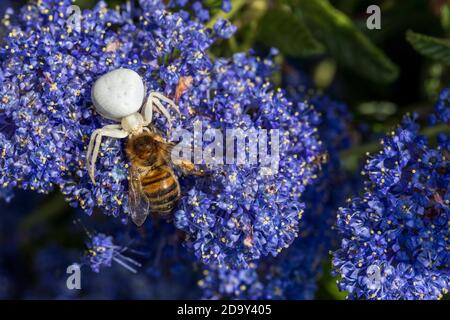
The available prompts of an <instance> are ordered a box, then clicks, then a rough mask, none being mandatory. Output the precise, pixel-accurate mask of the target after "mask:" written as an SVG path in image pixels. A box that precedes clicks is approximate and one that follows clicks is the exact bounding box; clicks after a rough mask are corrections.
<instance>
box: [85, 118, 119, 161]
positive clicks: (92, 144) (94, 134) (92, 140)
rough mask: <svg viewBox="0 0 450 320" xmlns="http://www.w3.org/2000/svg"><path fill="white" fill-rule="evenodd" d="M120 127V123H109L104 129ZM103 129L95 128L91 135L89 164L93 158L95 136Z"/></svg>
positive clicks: (88, 154)
mask: <svg viewBox="0 0 450 320" xmlns="http://www.w3.org/2000/svg"><path fill="white" fill-rule="evenodd" d="M120 128H121V126H120V124H109V125H106V126H104V127H103V128H102V129H120ZM102 129H97V130H95V131H94V132H93V133H92V135H91V139H90V141H89V146H88V150H87V153H86V163H87V164H88V165H89V161H90V159H91V158H92V148H93V147H94V142H95V137H96V136H97V135H98V134H99V133H100V130H102Z"/></svg>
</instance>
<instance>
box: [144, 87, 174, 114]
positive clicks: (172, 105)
mask: <svg viewBox="0 0 450 320" xmlns="http://www.w3.org/2000/svg"><path fill="white" fill-rule="evenodd" d="M150 95H152V96H153V97H155V98H157V99H159V100H161V101H164V102H165V103H167V104H168V105H170V106H171V107H172V108H173V109H174V110H175V111H176V112H177V113H178V115H179V116H181V112H180V109H179V108H178V106H177V105H176V104H175V102H173V100H171V99H169V98H167V97H166V96H164V95H163V94H161V93H159V92H156V91H155V92H152V93H151V94H150Z"/></svg>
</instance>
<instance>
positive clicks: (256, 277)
mask: <svg viewBox="0 0 450 320" xmlns="http://www.w3.org/2000/svg"><path fill="white" fill-rule="evenodd" d="M297 83H298V81H288V86H289V87H288V91H289V93H290V97H291V98H292V99H293V101H301V102H302V103H300V104H299V105H302V104H311V105H313V106H314V107H315V109H316V110H317V111H319V112H320V113H321V117H320V121H319V134H320V138H321V139H322V141H323V142H324V143H323V148H324V149H325V150H326V151H327V154H328V161H327V163H326V164H323V165H322V170H321V172H320V174H319V177H318V179H317V182H316V183H315V184H314V185H312V186H309V187H308V188H307V190H306V192H305V194H304V201H305V203H306V208H305V213H304V214H303V218H302V220H301V223H300V235H299V237H298V239H296V240H295V241H294V243H293V244H292V245H291V247H290V248H289V249H287V250H286V251H285V252H283V253H281V254H280V255H279V256H278V257H276V258H272V259H267V258H266V259H262V260H261V261H259V262H255V263H252V264H250V266H249V268H248V269H243V268H241V269H230V268H217V267H207V268H205V270H204V271H203V278H202V279H201V280H200V281H199V283H198V284H199V286H200V287H201V288H202V289H203V297H204V298H208V299H224V298H225V299H313V298H314V296H315V293H316V290H317V279H318V277H319V276H320V274H321V265H322V264H323V261H324V259H325V258H326V256H327V254H328V252H329V250H330V249H331V248H332V244H333V242H334V241H333V240H335V239H334V238H335V237H334V232H332V229H331V226H332V224H333V223H334V217H335V212H336V210H337V208H338V207H339V206H341V205H342V204H344V203H345V199H346V198H347V197H348V196H349V194H350V192H351V187H352V179H351V178H350V176H349V174H348V173H347V172H346V171H345V170H344V169H343V168H342V167H341V162H340V160H339V152H341V151H342V150H345V149H346V148H348V147H350V146H351V144H352V135H351V132H352V131H351V120H352V117H351V115H350V113H349V111H348V109H347V107H346V106H345V105H344V104H342V103H339V102H336V101H333V100H331V99H330V98H329V97H327V96H321V95H318V96H312V97H310V98H308V97H307V94H305V92H304V89H303V90H302V89H300V86H297V85H296V84H297Z"/></svg>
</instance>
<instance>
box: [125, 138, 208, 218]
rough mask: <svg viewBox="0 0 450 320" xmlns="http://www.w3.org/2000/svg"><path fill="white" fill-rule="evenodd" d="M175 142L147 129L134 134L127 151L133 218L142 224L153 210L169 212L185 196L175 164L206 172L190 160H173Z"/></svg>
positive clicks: (194, 171)
mask: <svg viewBox="0 0 450 320" xmlns="http://www.w3.org/2000/svg"><path fill="white" fill-rule="evenodd" d="M174 145H175V144H174V143H170V142H167V141H165V140H164V138H163V137H162V136H161V135H160V134H158V133H156V132H150V131H144V132H143V133H141V134H138V135H135V136H132V137H130V139H129V140H128V142H127V146H126V153H127V156H128V158H129V160H130V162H131V167H130V170H129V208H130V215H131V219H132V220H133V222H134V223H135V224H136V225H137V226H141V225H142V224H143V223H144V222H145V219H146V218H147V216H148V214H149V213H150V212H152V213H157V214H160V215H163V216H168V215H169V214H170V213H171V212H172V210H173V208H174V207H175V206H176V204H177V202H178V200H179V199H180V196H181V191H180V184H179V182H178V177H177V176H176V174H175V172H174V167H178V168H179V169H181V171H182V172H183V173H185V174H195V175H202V172H200V171H197V170H195V168H194V165H193V163H192V162H190V161H188V160H177V161H176V162H174V161H172V160H171V157H170V155H171V151H172V148H173V147H174Z"/></svg>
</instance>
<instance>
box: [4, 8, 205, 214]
mask: <svg viewBox="0 0 450 320" xmlns="http://www.w3.org/2000/svg"><path fill="white" fill-rule="evenodd" d="M141 3H142V7H144V8H146V10H145V13H144V12H143V11H139V10H138V9H135V10H133V11H127V10H126V8H124V10H122V11H120V12H119V11H116V10H111V9H108V8H107V7H106V5H105V4H104V3H103V2H100V3H99V4H98V5H97V6H96V7H95V8H94V9H92V10H85V11H83V12H82V17H83V19H81V20H80V23H81V25H80V30H75V29H72V28H71V25H69V24H68V23H67V19H68V16H67V11H68V7H69V6H70V5H71V4H72V3H71V1H54V0H45V1H38V2H37V3H33V4H29V5H27V6H25V7H23V8H22V9H21V11H20V12H19V13H17V14H15V13H13V12H11V11H9V12H7V15H6V17H5V19H4V21H3V23H4V25H5V28H7V30H8V32H9V33H8V36H6V37H5V39H4V45H3V47H2V48H1V50H0V61H1V62H0V63H1V71H0V81H1V82H2V86H1V89H0V98H1V103H0V119H2V131H1V132H0V146H1V147H0V148H1V150H0V151H1V152H0V154H1V158H0V185H1V186H2V190H3V191H2V194H3V193H6V192H7V191H9V190H11V189H12V188H13V187H20V188H23V189H31V190H37V191H38V192H42V193H48V192H50V191H51V190H53V188H54V187H55V186H58V187H59V188H60V189H61V190H62V192H63V193H64V195H65V196H66V198H67V200H68V201H69V202H70V203H71V204H72V205H73V206H79V207H81V208H82V209H84V210H85V211H86V212H87V213H88V214H91V213H92V210H93V208H94V207H99V208H101V209H103V212H105V213H107V214H111V215H114V216H117V215H119V214H120V213H123V212H125V213H126V212H127V209H126V206H127V197H126V194H127V192H126V190H127V184H126V177H127V168H126V159H125V155H124V152H123V147H122V144H121V143H120V142H119V141H115V140H109V141H107V142H106V143H105V144H103V146H102V148H101V152H102V157H101V159H100V161H99V163H98V168H99V170H98V178H97V180H98V181H100V184H98V185H97V186H93V185H92V184H91V183H90V181H89V178H88V176H87V172H86V170H85V153H86V145H87V142H88V141H89V137H90V134H91V133H92V132H93V131H94V130H95V129H97V128H99V127H102V126H103V125H105V124H106V123H108V121H107V120H105V119H103V118H102V117H100V116H98V115H96V114H95V112H94V108H93V107H92V105H91V100H90V91H91V86H92V83H93V81H95V80H96V79H97V78H98V77H99V76H101V75H103V74H105V73H106V72H108V71H110V70H113V69H117V68H119V67H127V68H130V69H133V70H135V71H137V72H139V73H140V74H141V75H142V77H143V79H144V81H145V82H146V86H147V88H149V89H150V90H157V91H163V92H165V94H166V95H167V96H172V95H173V94H174V92H175V90H176V86H177V84H178V81H179V79H180V78H181V77H182V76H187V75H192V76H198V75H200V74H202V72H204V70H207V69H208V68H209V67H210V66H211V62H210V60H209V57H208V56H207V54H206V50H207V48H208V47H209V46H210V44H211V43H212V42H213V39H212V37H211V36H210V35H209V33H208V31H207V30H206V29H205V28H204V26H202V25H200V24H199V23H197V22H195V21H186V20H183V19H182V17H181V16H179V15H178V14H169V13H167V12H166V11H164V10H162V8H163V7H161V6H162V5H161V4H160V3H159V1H156V2H155V1H141ZM149 6H152V7H151V8H150V7H149ZM139 13H142V15H140V16H139V17H140V18H139V21H138V22H134V21H133V19H132V17H134V15H135V14H139ZM79 31H80V32H79ZM149 39H150V40H149Z"/></svg>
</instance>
